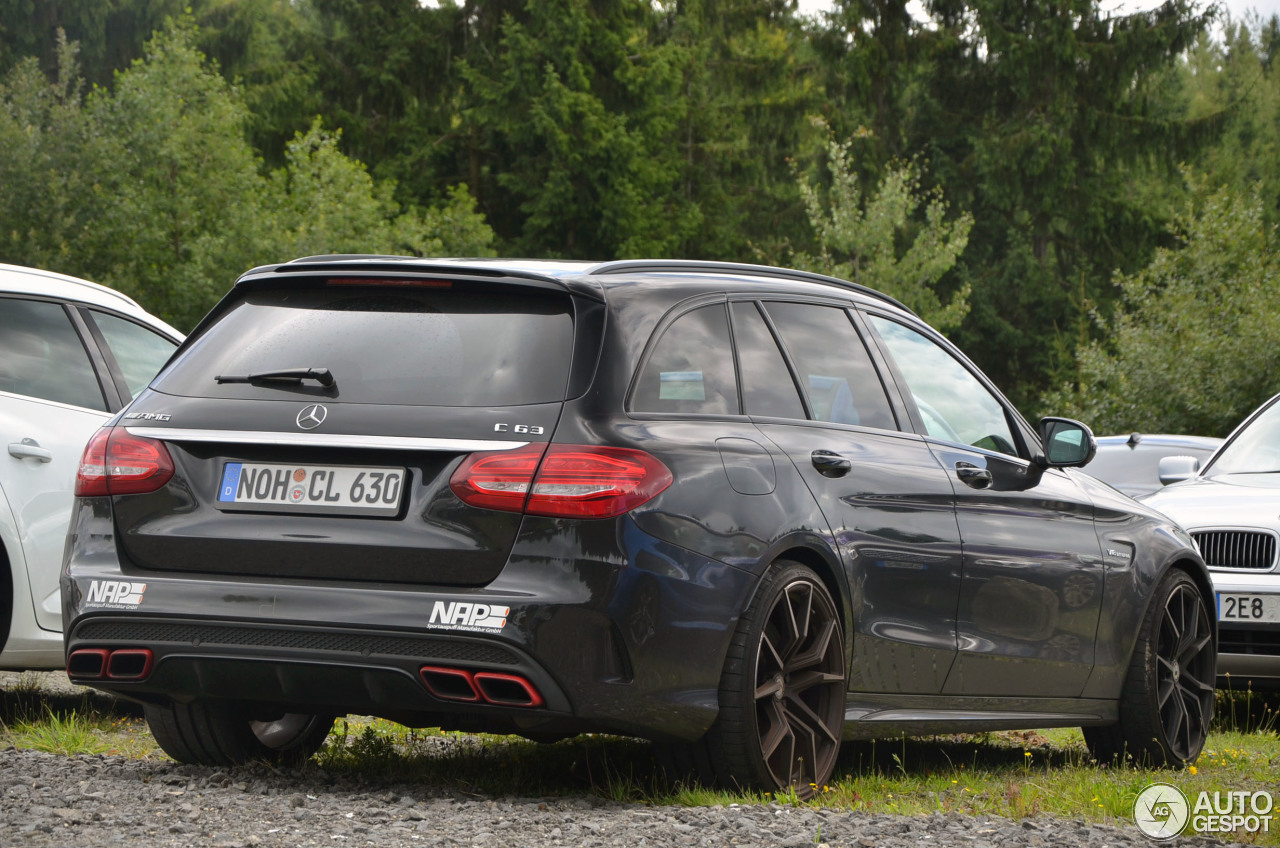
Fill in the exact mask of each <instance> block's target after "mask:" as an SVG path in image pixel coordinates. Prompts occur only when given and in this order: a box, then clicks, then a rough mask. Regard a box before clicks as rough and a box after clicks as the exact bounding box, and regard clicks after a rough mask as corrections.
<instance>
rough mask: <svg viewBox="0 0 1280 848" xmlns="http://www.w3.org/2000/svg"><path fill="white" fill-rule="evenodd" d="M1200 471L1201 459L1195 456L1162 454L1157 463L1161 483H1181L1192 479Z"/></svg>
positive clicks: (1163, 484)
mask: <svg viewBox="0 0 1280 848" xmlns="http://www.w3.org/2000/svg"><path fill="white" fill-rule="evenodd" d="M1199 471H1200V460H1198V459H1196V458H1195V457H1194V456H1162V457H1160V462H1159V463H1158V464H1157V465H1156V474H1157V475H1158V476H1159V477H1160V484H1161V485H1162V486H1167V485H1169V484H1170V483H1181V482H1182V481H1183V480H1190V479H1191V478H1192V477H1194V476H1196V474H1197V473H1199Z"/></svg>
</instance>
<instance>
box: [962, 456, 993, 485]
mask: <svg viewBox="0 0 1280 848" xmlns="http://www.w3.org/2000/svg"><path fill="white" fill-rule="evenodd" d="M956 476H957V477H959V478H960V482H961V483H964V484H965V485H966V486H968V487H969V488H971V489H989V488H991V482H992V481H991V472H990V471H988V470H987V469H985V468H979V467H978V466H976V465H974V464H973V463H971V462H957V463H956Z"/></svg>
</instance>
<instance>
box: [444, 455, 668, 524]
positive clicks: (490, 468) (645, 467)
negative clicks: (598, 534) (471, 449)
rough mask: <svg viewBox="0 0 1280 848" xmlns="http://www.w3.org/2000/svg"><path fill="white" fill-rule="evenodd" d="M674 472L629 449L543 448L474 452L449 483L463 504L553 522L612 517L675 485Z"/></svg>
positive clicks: (653, 459) (654, 460)
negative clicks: (555, 519)
mask: <svg viewBox="0 0 1280 848" xmlns="http://www.w3.org/2000/svg"><path fill="white" fill-rule="evenodd" d="M671 481H672V477H671V472H670V471H668V470H667V467H666V466H665V465H663V464H662V463H661V462H659V461H658V460H657V459H655V458H654V457H652V456H650V455H649V454H647V453H645V452H644V451H638V450H632V449H630V448H607V447H591V446H586V445H551V446H549V447H547V448H546V453H545V455H544V453H543V447H542V446H540V445H530V446H528V447H524V448H519V449H517V450H512V451H501V452H497V451H495V452H491V453H475V454H472V455H471V456H469V457H467V459H466V461H465V462H463V463H462V465H460V466H458V470H457V471H455V472H454V474H453V477H452V478H451V479H450V480H449V485H450V487H451V488H452V489H453V492H454V494H455V495H457V496H458V497H459V498H460V499H461V500H462V501H463V502H464V503H468V504H470V505H472V506H478V507H484V508H487V509H500V510H505V511H508V512H525V513H527V514H529V515H546V516H551V517H553V518H613V517H614V516H618V515H622V514H623V513H624V512H629V511H631V510H633V509H635V508H636V507H638V506H640V505H641V504H643V503H645V502H647V501H649V500H652V499H653V498H654V497H656V496H657V495H658V494H659V493H661V492H662V491H663V490H664V489H666V488H667V487H668V486H670V485H671Z"/></svg>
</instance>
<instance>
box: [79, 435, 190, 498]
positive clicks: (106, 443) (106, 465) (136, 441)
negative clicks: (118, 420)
mask: <svg viewBox="0 0 1280 848" xmlns="http://www.w3.org/2000/svg"><path fill="white" fill-rule="evenodd" d="M172 476H173V459H172V458H171V457H170V456H169V449H168V448H166V447H165V446H164V442H158V441H156V440H154V439H147V438H144V437H142V436H135V435H133V434H132V433H130V432H129V431H127V430H125V429H124V428H123V427H103V428H102V429H101V430H99V431H98V432H96V433H94V434H93V438H91V439H90V440H89V444H88V445H86V446H85V449H84V454H83V455H82V456H81V457H80V468H79V470H78V471H77V472H76V497H81V498H92V497H102V496H104V495H136V494H143V493H146V492H154V491H156V490H157V489H159V488H160V487H161V486H163V485H164V484H165V483H168V482H169V478H170V477H172Z"/></svg>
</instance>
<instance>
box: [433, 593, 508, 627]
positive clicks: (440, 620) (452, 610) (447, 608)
mask: <svg viewBox="0 0 1280 848" xmlns="http://www.w3.org/2000/svg"><path fill="white" fill-rule="evenodd" d="M510 612H511V608H510V607H493V606H489V605H488V604H471V603H467V602H465V601H449V602H447V603H446V602H445V601H436V603H435V606H433V607H432V608H431V618H430V619H428V621H427V626H429V627H436V628H439V629H441V630H471V631H479V632H482V633H497V632H500V631H501V630H502V628H504V627H506V626H507V615H508V614H509V613H510Z"/></svg>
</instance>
